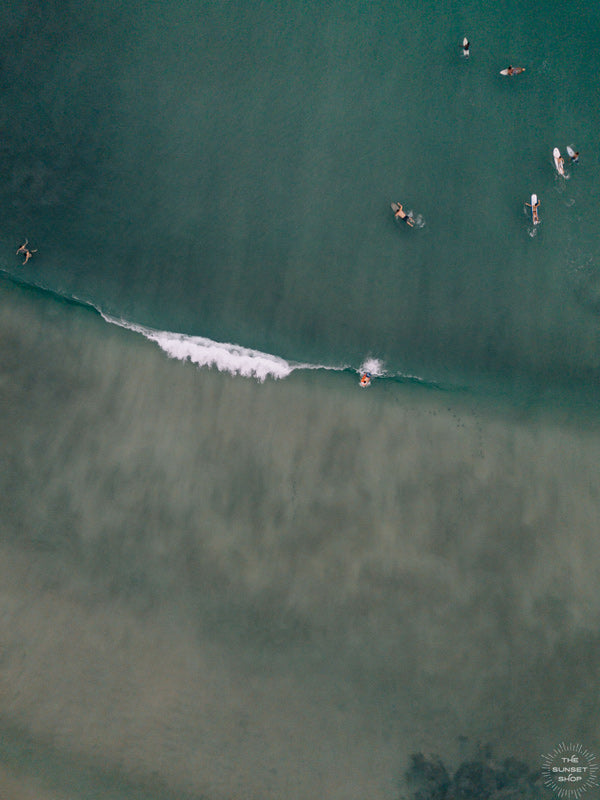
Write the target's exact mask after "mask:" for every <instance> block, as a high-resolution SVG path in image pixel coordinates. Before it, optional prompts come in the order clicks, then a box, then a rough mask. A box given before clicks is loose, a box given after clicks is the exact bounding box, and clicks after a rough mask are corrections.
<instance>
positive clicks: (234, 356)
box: [100, 312, 344, 383]
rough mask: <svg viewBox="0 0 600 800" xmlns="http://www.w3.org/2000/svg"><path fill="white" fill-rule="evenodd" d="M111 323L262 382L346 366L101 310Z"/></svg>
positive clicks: (184, 356) (187, 357)
mask: <svg viewBox="0 0 600 800" xmlns="http://www.w3.org/2000/svg"><path fill="white" fill-rule="evenodd" d="M100 313H101V314H102V317H103V318H104V319H105V320H106V321H107V322H110V323H111V324H112V325H118V326H119V327H121V328H127V329H128V330H131V331H135V332H136V333H140V334H141V335H142V336H144V337H145V338H146V339H148V340H149V341H151V342H155V343H156V344H157V345H158V346H159V347H160V348H161V350H164V352H165V353H166V354H167V355H168V356H169V358H176V359H178V360H179V361H191V362H192V363H193V364H197V365H198V366H199V367H216V368H217V369H218V370H219V371H220V372H229V373H230V374H231V375H241V376H242V377H244V378H255V379H256V380H257V381H260V382H261V383H262V382H263V381H265V380H266V379H267V378H275V379H280V378H287V376H288V375H289V374H290V373H291V372H293V371H294V370H296V369H344V367H325V366H321V365H318V364H300V363H291V362H289V361H286V360H285V359H284V358H280V357H279V356H274V355H270V354H269V353H261V352H260V351H259V350H251V349H250V348H248V347H241V346H240V345H237V344H228V343H224V342H214V341H213V340H212V339H206V338H205V337H203V336H188V335H186V334H184V333H173V332H172V331H158V330H155V329H154V328H148V327H146V326H144V325H136V324H134V323H132V322H127V321H125V320H122V319H117V318H116V317H111V316H109V315H108V314H104V313H103V312H100Z"/></svg>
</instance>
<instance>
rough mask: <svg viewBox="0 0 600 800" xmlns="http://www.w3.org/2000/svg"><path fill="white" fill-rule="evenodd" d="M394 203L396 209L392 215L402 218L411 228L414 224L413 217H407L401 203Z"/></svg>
mask: <svg viewBox="0 0 600 800" xmlns="http://www.w3.org/2000/svg"><path fill="white" fill-rule="evenodd" d="M396 205H397V206H398V208H397V209H396V211H394V216H395V217H396V219H403V220H404V222H406V224H407V225H410V227H411V228H412V226H413V225H414V224H415V221H414V219H413V218H412V217H409V215H408V214H407V213H406V211H405V210H404V209H403V208H402V203H396Z"/></svg>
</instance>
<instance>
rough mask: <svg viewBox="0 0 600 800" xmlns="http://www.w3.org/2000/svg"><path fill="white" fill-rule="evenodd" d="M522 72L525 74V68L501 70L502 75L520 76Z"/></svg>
mask: <svg viewBox="0 0 600 800" xmlns="http://www.w3.org/2000/svg"><path fill="white" fill-rule="evenodd" d="M511 70H512V72H511ZM521 72H525V67H507V68H506V69H501V70H500V75H519V74H520V73H521Z"/></svg>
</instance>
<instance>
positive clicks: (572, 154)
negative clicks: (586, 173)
mask: <svg viewBox="0 0 600 800" xmlns="http://www.w3.org/2000/svg"><path fill="white" fill-rule="evenodd" d="M567 153H568V154H569V158H570V159H571V163H572V164H577V163H579V150H572V149H571V148H570V147H567Z"/></svg>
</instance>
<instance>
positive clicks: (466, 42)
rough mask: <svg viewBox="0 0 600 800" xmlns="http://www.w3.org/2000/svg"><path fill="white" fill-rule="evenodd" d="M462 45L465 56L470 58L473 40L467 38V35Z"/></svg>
mask: <svg viewBox="0 0 600 800" xmlns="http://www.w3.org/2000/svg"><path fill="white" fill-rule="evenodd" d="M461 47H462V51H463V56H464V57H465V58H468V57H469V52H470V49H471V42H470V41H469V40H468V39H467V37H466V36H465V38H464V39H463V41H462V45H461Z"/></svg>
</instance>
